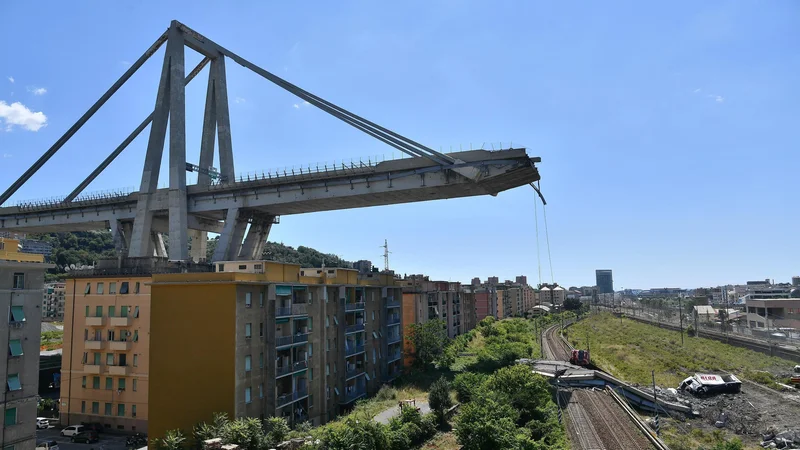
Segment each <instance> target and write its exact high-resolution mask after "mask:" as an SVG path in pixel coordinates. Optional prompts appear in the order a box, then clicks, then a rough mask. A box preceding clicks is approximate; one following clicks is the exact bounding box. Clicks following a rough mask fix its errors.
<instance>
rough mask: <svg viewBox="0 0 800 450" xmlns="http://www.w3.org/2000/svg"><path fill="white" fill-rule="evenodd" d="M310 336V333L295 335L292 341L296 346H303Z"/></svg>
mask: <svg viewBox="0 0 800 450" xmlns="http://www.w3.org/2000/svg"><path fill="white" fill-rule="evenodd" d="M308 335H309V333H302V334H295V335H294V336H293V337H292V340H293V342H294V343H295V344H301V343H303V342H308Z"/></svg>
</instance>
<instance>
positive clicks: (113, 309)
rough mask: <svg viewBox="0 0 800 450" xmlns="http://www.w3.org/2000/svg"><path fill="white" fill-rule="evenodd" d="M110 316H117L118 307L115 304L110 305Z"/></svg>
mask: <svg viewBox="0 0 800 450" xmlns="http://www.w3.org/2000/svg"><path fill="white" fill-rule="evenodd" d="M108 317H117V307H116V306H115V305H111V306H109V307H108Z"/></svg>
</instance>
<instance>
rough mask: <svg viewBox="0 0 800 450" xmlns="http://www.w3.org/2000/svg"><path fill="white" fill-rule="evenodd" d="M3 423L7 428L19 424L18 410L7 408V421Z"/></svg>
mask: <svg viewBox="0 0 800 450" xmlns="http://www.w3.org/2000/svg"><path fill="white" fill-rule="evenodd" d="M3 423H4V424H5V425H6V426H9V425H16V424H17V408H6V420H5V422H3Z"/></svg>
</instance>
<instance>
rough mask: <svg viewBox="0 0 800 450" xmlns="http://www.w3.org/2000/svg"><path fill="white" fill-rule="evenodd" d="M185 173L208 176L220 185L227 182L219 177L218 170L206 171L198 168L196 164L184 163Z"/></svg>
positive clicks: (213, 168)
mask: <svg viewBox="0 0 800 450" xmlns="http://www.w3.org/2000/svg"><path fill="white" fill-rule="evenodd" d="M186 171H187V172H197V173H202V174H204V175H208V177H209V178H211V179H212V180H214V181H219V182H220V183H224V182H226V181H228V180H226V179H225V177H224V176H222V175H220V173H219V170H217V168H216V167H209V168H207V169H205V168H203V167H200V166H198V165H197V164H192V163H188V162H187V163H186Z"/></svg>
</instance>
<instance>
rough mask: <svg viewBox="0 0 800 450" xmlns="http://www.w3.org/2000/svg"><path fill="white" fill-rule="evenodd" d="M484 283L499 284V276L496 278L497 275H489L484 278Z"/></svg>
mask: <svg viewBox="0 0 800 450" xmlns="http://www.w3.org/2000/svg"><path fill="white" fill-rule="evenodd" d="M486 284H488V285H492V286H497V285H498V284H500V278H498V277H489V278H487V279H486Z"/></svg>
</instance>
